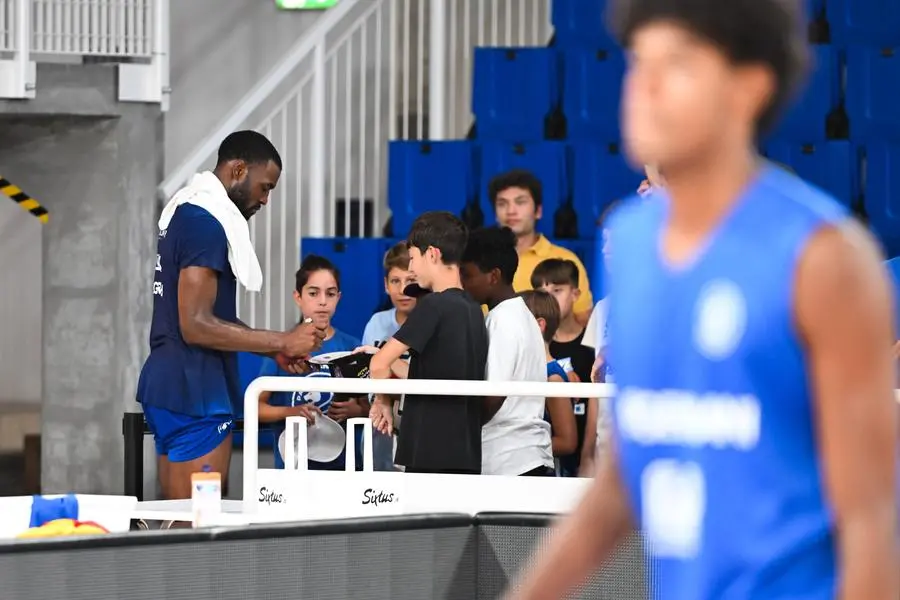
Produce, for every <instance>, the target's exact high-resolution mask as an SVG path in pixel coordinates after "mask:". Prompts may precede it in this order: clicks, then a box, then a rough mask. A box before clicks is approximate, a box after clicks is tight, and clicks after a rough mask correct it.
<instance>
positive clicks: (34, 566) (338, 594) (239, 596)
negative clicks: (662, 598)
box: [0, 517, 649, 600]
mask: <svg viewBox="0 0 900 600" xmlns="http://www.w3.org/2000/svg"><path fill="white" fill-rule="evenodd" d="M425 519H427V517H425ZM412 520H414V519H410V522H412ZM418 520H419V524H418V525H416V527H422V523H421V520H422V518H421V517H419V518H418ZM460 521H461V522H460V525H458V526H452V525H450V526H446V525H445V526H436V527H433V528H430V527H426V528H409V527H406V528H404V527H405V525H404V519H395V520H394V522H393V524H392V527H393V529H392V530H389V531H361V532H355V531H353V530H352V529H353V525H352V524H350V523H348V524H347V525H341V526H340V529H342V531H333V529H334V527H332V530H330V531H326V532H324V533H314V534H310V533H309V531H310V527H309V526H308V525H305V526H298V527H297V531H296V532H295V533H292V530H291V529H290V528H286V529H283V530H281V531H279V532H278V533H277V534H276V535H277V537H273V534H272V532H271V531H270V530H265V529H259V530H253V529H252V528H251V529H249V530H247V529H245V530H243V531H241V532H240V537H241V538H242V539H226V538H228V537H232V538H234V537H238V536H237V535H234V534H229V533H224V534H222V533H220V534H216V533H215V532H211V533H210V534H209V539H207V540H205V541H203V540H202V539H201V540H198V541H194V540H195V539H196V538H197V536H194V537H191V538H190V541H183V540H184V536H179V535H177V534H174V535H171V536H167V535H166V534H165V533H158V532H148V533H143V534H137V535H131V536H127V537H123V538H122V539H121V542H122V543H121V544H120V545H116V546H110V545H109V544H108V543H107V544H104V543H103V542H93V541H92V540H85V541H84V542H83V543H79V544H78V545H77V546H76V547H69V548H58V547H56V546H58V544H53V543H49V544H47V546H46V548H47V549H45V550H34V551H26V552H16V551H15V550H13V549H11V547H10V546H7V547H6V548H5V549H3V550H2V552H0V588H2V592H0V598H2V599H3V600H42V599H45V598H47V599H49V598H53V599H54V600H107V599H109V600H113V599H116V600H118V599H128V600H159V599H160V598H178V599H179V600H251V599H252V600H268V599H272V600H286V599H294V598H298V599H300V598H315V599H316V600H348V599H354V598H365V599H366V600H381V599H383V600H406V599H408V600H426V599H440V600H468V599H473V600H474V599H476V598H477V599H478V600H481V599H485V600H487V599H492V598H497V597H498V596H499V595H500V593H501V592H502V591H503V590H504V589H505V587H506V585H507V583H508V582H509V580H510V578H511V577H512V576H514V574H515V573H516V571H517V570H518V569H519V568H520V567H522V566H523V565H524V564H525V561H526V560H527V559H528V557H529V556H530V555H531V552H532V551H533V550H535V549H537V548H538V545H539V544H542V543H544V539H545V536H546V533H547V529H546V528H544V527H542V526H540V525H539V524H529V523H525V524H523V525H516V524H509V523H507V524H502V523H498V524H493V523H485V522H481V523H478V522H473V523H472V524H470V525H465V524H464V523H463V521H462V520H460ZM368 529H372V527H371V526H369V527H368ZM376 529H377V528H376ZM232 531H234V530H232ZM202 535H203V534H202V533H201V534H200V536H201V537H202ZM256 535H259V536H260V537H259V538H255V536H256ZM148 536H150V537H148ZM107 541H108V540H107ZM151 541H152V542H154V543H147V542H151ZM648 596H649V593H648V585H647V577H646V574H645V567H644V558H643V554H642V552H641V543H640V540H639V538H638V537H637V536H634V537H632V538H630V539H629V540H628V542H627V543H626V544H625V545H624V547H623V548H622V549H621V550H620V551H619V552H618V553H617V554H616V556H615V557H614V558H613V559H612V560H611V561H610V562H609V563H608V564H607V565H606V566H605V567H604V568H603V569H602V570H601V571H600V572H599V573H597V574H596V575H595V576H594V577H592V578H591V580H590V581H589V582H588V584H587V585H586V587H585V588H584V590H583V591H582V593H581V594H580V595H578V596H576V597H578V598H596V599H610V600H613V599H615V600H631V599H635V600H638V599H641V600H643V599H645V598H648Z"/></svg>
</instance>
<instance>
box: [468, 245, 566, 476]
mask: <svg viewBox="0 0 900 600" xmlns="http://www.w3.org/2000/svg"><path fill="white" fill-rule="evenodd" d="M518 264H519V256H518V254H517V253H516V238H515V235H514V234H513V233H512V231H511V230H509V229H508V228H502V229H500V228H490V229H480V230H477V231H473V232H472V233H471V234H470V236H469V241H468V244H467V246H466V251H465V253H464V254H463V259H462V264H461V268H460V274H461V276H462V283H463V287H464V288H465V290H466V291H467V292H468V293H469V294H470V295H471V296H472V298H473V299H474V300H475V301H476V302H479V303H482V304H486V305H487V306H488V308H489V309H490V310H489V312H488V315H487V317H486V319H485V325H486V326H487V331H488V358H487V366H486V368H485V378H486V379H487V380H488V381H535V382H538V381H540V382H543V381H546V380H547V364H546V357H545V355H544V339H543V337H542V336H541V330H540V328H539V326H538V324H537V321H535V319H534V317H533V316H532V314H531V311H529V310H528V307H527V306H526V305H525V302H524V301H523V300H522V298H520V297H518V296H516V292H515V290H514V289H513V286H512V282H513V276H514V275H515V273H516V268H517V267H518ZM486 402H487V406H486V408H485V425H484V427H483V428H482V432H481V455H482V463H481V464H482V466H481V473H482V474H483V475H532V476H533V475H538V476H552V475H553V474H554V470H553V452H552V450H551V441H550V440H551V438H550V425H549V423H547V421H545V420H544V398H542V397H540V396H509V397H506V398H487V399H486Z"/></svg>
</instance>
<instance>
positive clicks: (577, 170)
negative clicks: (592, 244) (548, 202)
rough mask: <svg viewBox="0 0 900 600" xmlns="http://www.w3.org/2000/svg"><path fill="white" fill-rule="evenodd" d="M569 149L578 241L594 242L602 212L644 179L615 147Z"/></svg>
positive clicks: (579, 145) (583, 144)
mask: <svg viewBox="0 0 900 600" xmlns="http://www.w3.org/2000/svg"><path fill="white" fill-rule="evenodd" d="M569 149H570V161H571V162H570V164H571V165H572V173H571V174H572V196H573V198H574V203H575V210H576V211H577V213H578V237H579V238H581V239H593V238H595V237H596V235H597V233H596V232H597V220H598V219H599V218H600V215H601V214H602V213H603V210H604V209H605V208H606V207H607V206H609V204H610V203H611V202H613V201H614V200H618V199H621V198H627V197H628V196H630V195H632V194H633V193H635V191H636V190H637V188H638V186H639V185H640V184H641V181H642V180H643V178H644V175H643V173H642V172H639V171H635V170H634V169H632V168H631V167H630V166H629V165H628V163H627V162H626V160H625V157H624V156H622V155H621V154H620V153H619V151H618V149H617V148H616V147H615V146H613V147H610V146H609V145H607V144H596V143H589V142H581V143H575V144H572V145H571V146H570V148H569Z"/></svg>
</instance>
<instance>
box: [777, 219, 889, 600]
mask: <svg viewBox="0 0 900 600" xmlns="http://www.w3.org/2000/svg"><path fill="white" fill-rule="evenodd" d="M892 312H893V310H892V299H891V292H890V286H889V285H888V283H887V281H886V278H885V275H884V273H883V271H882V267H881V260H880V257H879V256H878V252H877V250H876V248H875V245H874V243H873V242H872V240H871V239H870V238H869V235H868V234H867V233H866V232H864V231H863V230H862V229H861V228H860V227H858V226H857V225H855V224H853V225H848V226H845V227H841V228H828V229H824V230H822V231H820V232H819V233H818V234H817V235H816V236H814V238H813V239H812V241H811V242H810V244H809V245H808V247H807V248H806V250H805V252H804V255H803V257H802V258H801V261H800V266H799V269H798V273H797V281H796V287H795V315H796V321H797V324H798V326H799V329H800V332H801V335H802V336H803V338H804V340H805V343H806V345H807V349H808V352H809V369H810V372H811V378H812V384H813V391H814V398H815V405H814V412H815V418H816V422H817V428H818V433H819V438H818V439H819V443H820V445H821V448H820V451H821V455H822V466H823V470H824V479H825V485H826V490H827V493H828V496H829V498H830V500H831V504H832V507H833V510H834V516H835V519H836V522H837V534H838V535H837V542H838V564H839V565H840V573H839V574H838V582H839V597H840V598H843V599H846V600H851V599H854V600H855V599H857V598H898V597H900V557H898V546H897V503H896V500H897V498H896V493H897V492H896V490H897V485H896V482H897V480H896V473H897V470H896V469H897V462H896V456H897V449H898V445H897V442H898V434H897V429H898V427H897V425H898V414H897V404H896V402H895V400H894V393H893V384H894V371H893V365H892V360H891V358H892V353H891V345H892V342H893V335H894V324H893V316H892Z"/></svg>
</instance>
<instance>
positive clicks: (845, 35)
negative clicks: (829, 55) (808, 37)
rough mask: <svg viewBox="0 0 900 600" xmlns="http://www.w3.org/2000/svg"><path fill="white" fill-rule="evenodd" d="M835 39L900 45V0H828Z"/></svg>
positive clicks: (846, 44)
mask: <svg viewBox="0 0 900 600" xmlns="http://www.w3.org/2000/svg"><path fill="white" fill-rule="evenodd" d="M826 8H827V10H828V23H829V25H830V26H831V39H832V42H833V43H835V44H838V45H840V46H849V45H853V44H862V45H870V46H873V47H879V46H900V3H898V2H897V0H826Z"/></svg>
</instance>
